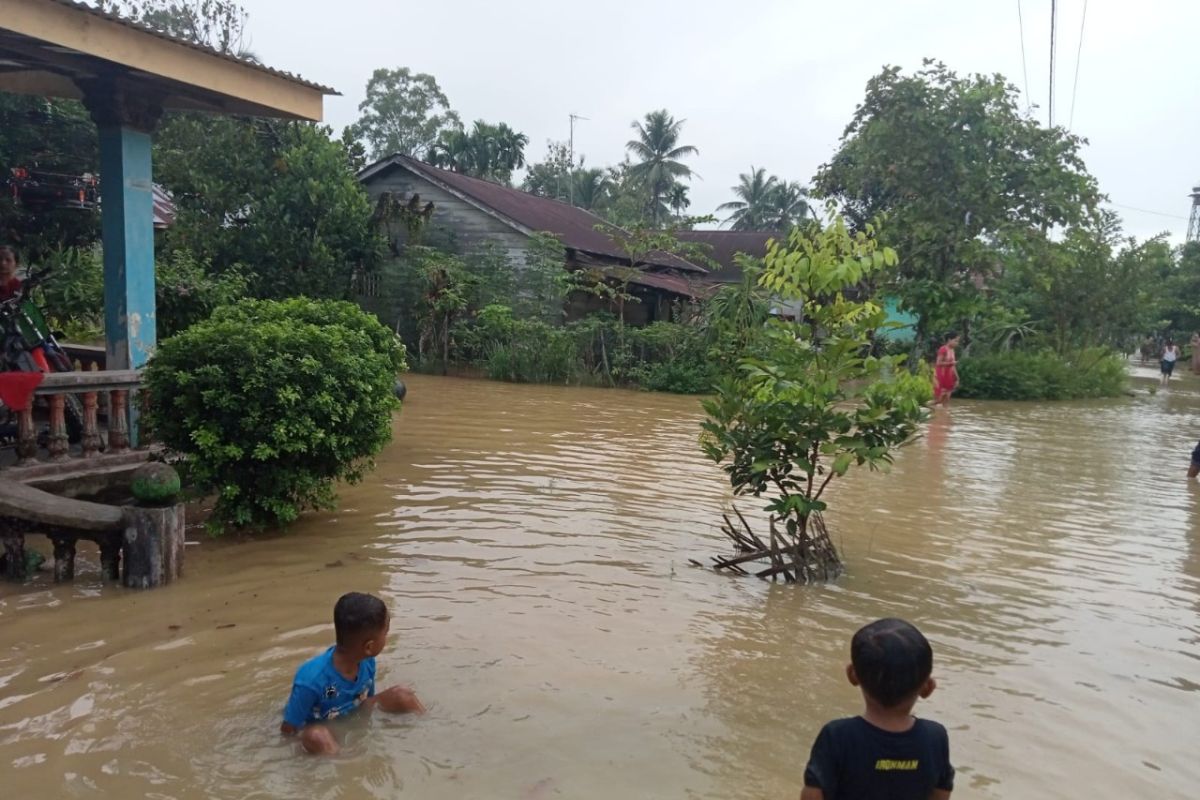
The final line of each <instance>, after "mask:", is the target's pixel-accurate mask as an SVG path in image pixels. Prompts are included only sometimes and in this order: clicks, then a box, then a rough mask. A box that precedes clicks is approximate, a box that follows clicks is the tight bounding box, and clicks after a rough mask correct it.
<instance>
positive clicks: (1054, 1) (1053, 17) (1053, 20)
mask: <svg viewBox="0 0 1200 800" xmlns="http://www.w3.org/2000/svg"><path fill="white" fill-rule="evenodd" d="M1057 22H1058V0H1050V102H1049V103H1048V104H1047V106H1048V109H1049V116H1048V117H1047V119H1048V120H1049V122H1050V125H1049V127H1051V128H1053V127H1054V29H1055V27H1056V24H1057Z"/></svg>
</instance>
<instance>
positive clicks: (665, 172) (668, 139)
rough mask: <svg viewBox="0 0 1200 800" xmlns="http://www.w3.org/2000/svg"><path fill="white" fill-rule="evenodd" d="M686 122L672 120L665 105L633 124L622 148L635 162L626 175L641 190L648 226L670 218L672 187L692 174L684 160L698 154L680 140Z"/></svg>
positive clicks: (665, 221)
mask: <svg viewBox="0 0 1200 800" xmlns="http://www.w3.org/2000/svg"><path fill="white" fill-rule="evenodd" d="M686 121H687V120H682V119H680V120H677V119H675V117H673V116H671V114H670V113H669V112H668V111H667V110H666V109H665V108H664V109H659V110H658V111H651V112H650V113H648V114H646V116H645V118H644V119H643V120H641V121H638V120H634V122H633V123H632V127H633V129H634V131H635V132H636V136H635V137H634V138H633V139H630V140H629V142H628V143H626V145H625V148H626V149H627V150H628V151H629V153H630V154H631V155H632V156H633V158H634V159H636V161H635V162H634V163H633V164H631V165H629V167H628V177H629V178H631V179H632V180H633V181H634V182H635V183H636V185H637V186H638V187H639V188H640V190H641V195H642V200H643V202H644V214H645V216H644V218H643V219H644V220H645V222H646V224H647V225H649V226H651V227H660V226H662V225H664V224H666V223H667V221H668V220H669V219H670V212H669V208H670V206H669V198H670V196H671V190H672V189H673V188H674V187H675V186H676V185H678V184H679V183H680V182H682V181H685V180H690V179H691V177H692V170H691V168H690V167H688V166H687V165H686V164H684V163H683V159H685V158H688V157H690V156H695V155H699V153H700V151H699V150H697V149H696V148H695V147H692V146H691V145H686V144H680V143H679V139H680V136H681V135H682V134H683V125H684V123H685V122H686Z"/></svg>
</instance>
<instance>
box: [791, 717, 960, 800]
mask: <svg viewBox="0 0 1200 800" xmlns="http://www.w3.org/2000/svg"><path fill="white" fill-rule="evenodd" d="M804 785H805V786H814V787H817V788H819V789H821V791H822V792H823V793H824V794H825V800H910V799H911V800H929V795H930V793H931V792H933V790H934V789H944V790H946V791H950V790H952V789H953V788H954V767H952V766H950V737H949V736H947V735H946V729H945V728H944V727H942V726H941V725H939V724H938V723H936V722H931V721H930V720H927V719H918V720H917V721H916V722H914V723H913V726H912V728H910V729H909V730H907V731H905V732H904V733H892V732H891V731H885V730H883V729H881V728H876V727H875V726H874V725H872V724H871V723H869V722H867V721H866V720H865V719H863V718H862V717H850V718H848V719H838V720H834V721H833V722H830V723H827V724H826V725H825V727H824V728H822V729H821V732H820V733H819V734H817V740H816V741H815V742H813V747H812V755H810V756H809V759H808V767H807V768H806V769H805V770H804Z"/></svg>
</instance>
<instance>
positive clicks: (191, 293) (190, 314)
mask: <svg viewBox="0 0 1200 800" xmlns="http://www.w3.org/2000/svg"><path fill="white" fill-rule="evenodd" d="M245 293H246V278H245V277H244V276H243V275H242V273H241V272H240V271H238V270H237V269H233V268H231V269H229V270H227V271H226V272H225V273H223V274H221V275H213V274H212V272H211V268H210V267H209V265H208V264H207V263H205V262H202V261H199V260H198V259H197V258H196V257H195V256H194V255H193V254H192V253H191V251H189V250H176V251H175V252H173V253H171V254H170V256H168V257H166V258H161V259H159V260H158V262H157V263H156V264H155V265H154V301H155V310H154V315H155V319H156V320H157V321H158V338H160V339H166V338H167V337H168V336H171V335H173V334H176V333H178V332H179V331H181V330H183V329H184V328H187V327H188V326H190V325H194V324H196V323H197V322H199V321H200V320H202V319H205V318H207V317H208V316H209V315H210V314H212V312H213V311H215V310H216V309H218V308H220V307H221V306H225V305H229V304H230V303H233V302H236V301H237V300H238V299H240V298H241V297H242V296H244V295H245Z"/></svg>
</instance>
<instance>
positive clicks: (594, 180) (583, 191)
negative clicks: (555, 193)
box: [567, 166, 612, 211]
mask: <svg viewBox="0 0 1200 800" xmlns="http://www.w3.org/2000/svg"><path fill="white" fill-rule="evenodd" d="M571 180H572V182H573V183H574V186H573V191H572V192H571V194H570V195H569V196H568V198H567V199H569V200H571V201H572V202H574V204H575V205H576V206H578V207H579V208H582V209H586V210H588V211H599V210H601V209H603V208H604V207H605V206H606V205H607V204H608V202H609V200H610V199H611V196H612V182H611V181H610V180H609V178H608V175H607V174H606V173H605V171H604V170H602V169H596V168H591V169H585V168H583V167H582V166H580V167H579V169H577V170H575V172H574V173H573V174H572V175H571Z"/></svg>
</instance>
